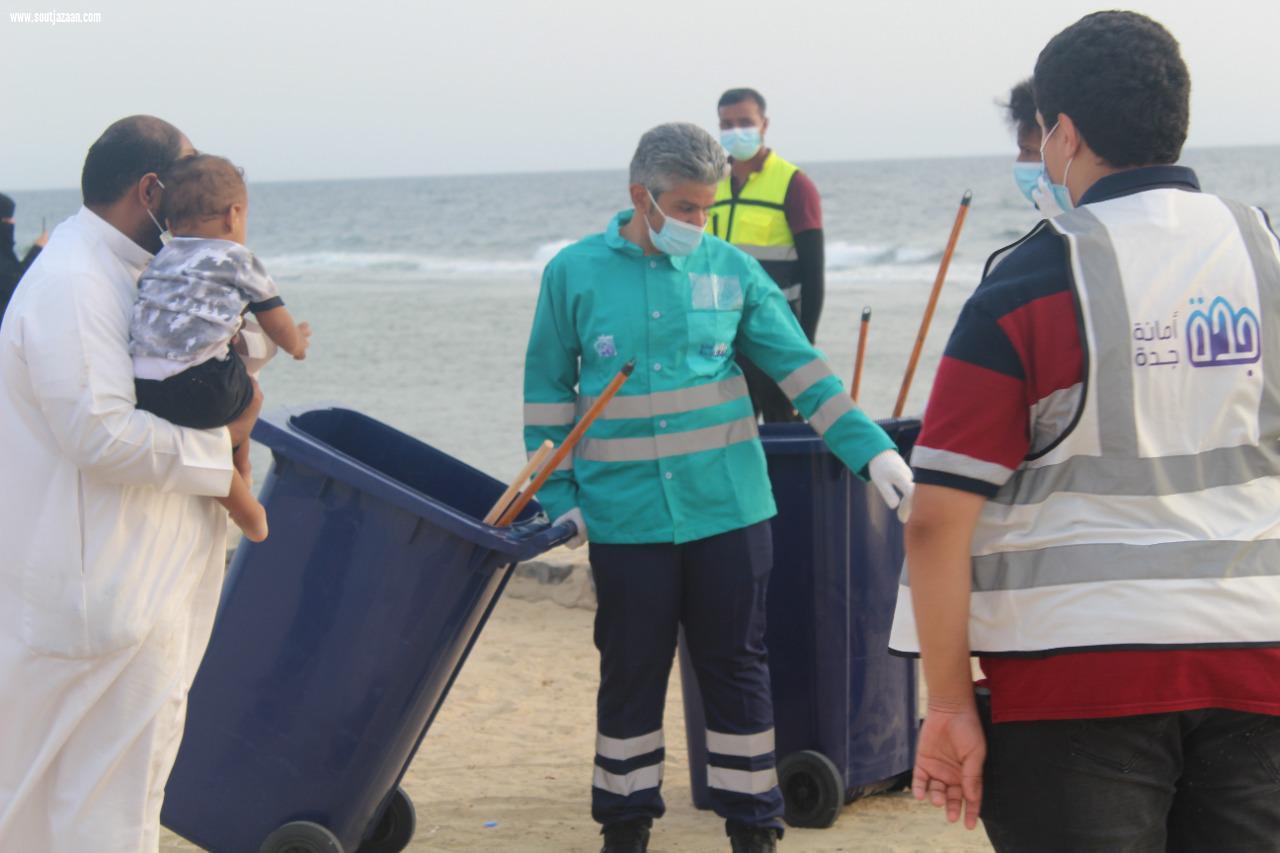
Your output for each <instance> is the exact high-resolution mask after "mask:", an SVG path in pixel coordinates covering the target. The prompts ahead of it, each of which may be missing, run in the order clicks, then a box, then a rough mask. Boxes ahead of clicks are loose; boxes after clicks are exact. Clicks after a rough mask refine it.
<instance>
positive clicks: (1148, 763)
mask: <svg viewBox="0 0 1280 853" xmlns="http://www.w3.org/2000/svg"><path fill="white" fill-rule="evenodd" d="M978 709H979V712H980V713H981V714H982V718H983V728H984V729H985V730H986V733H987V763H986V767H985V769H984V772H983V787H984V793H983V801H982V822H983V825H984V826H985V828H986V830H987V837H988V838H990V839H991V844H992V845H993V846H994V847H995V849H996V850H997V851H999V853H1024V851H1025V853H1055V851H1061V853H1193V852H1194V853H1200V851H1206V853H1207V852H1208V851H1212V853H1237V851H1239V853H1274V852H1275V851H1280V717H1269V716H1263V715H1261V714H1246V713H1242V712H1239V711H1225V710H1220V709H1207V710H1202V711H1182V712H1176V713H1168V714H1149V715H1145V716H1139V717H1117V718H1113V719H1095V720H1063V721H1037V722H1026V723H1000V724H998V725H993V724H992V723H991V708H990V702H989V697H987V696H983V695H979V697H978Z"/></svg>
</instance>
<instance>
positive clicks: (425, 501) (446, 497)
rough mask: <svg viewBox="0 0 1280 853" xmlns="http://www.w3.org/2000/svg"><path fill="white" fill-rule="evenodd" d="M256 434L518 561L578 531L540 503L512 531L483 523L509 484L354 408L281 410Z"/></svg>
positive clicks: (277, 449)
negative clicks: (549, 516) (556, 520)
mask: <svg viewBox="0 0 1280 853" xmlns="http://www.w3.org/2000/svg"><path fill="white" fill-rule="evenodd" d="M253 439H254V440H255V441H257V442H259V443H261V444H263V445H265V446H266V447H269V448H270V449H271V451H272V452H273V453H275V454H277V455H279V456H283V457H284V458H286V459H289V460H292V461H295V462H298V463H301V464H304V465H307V466H310V467H311V468H314V469H316V470H318V471H320V472H322V473H323V474H325V475H327V476H329V477H332V478H334V479H335V480H337V481H339V482H342V483H344V484H346V485H348V486H350V487H352V488H354V489H358V490H360V491H362V492H365V493H367V494H370V495H373V496H375V497H378V498H380V499H382V500H385V501H386V502H387V503H390V504H392V505H394V506H396V507H399V508H400V509H403V510H405V511H407V512H410V513H413V514H414V515H417V516H419V517H420V518H423V519H425V520H427V521H429V522H431V523H433V524H435V525H437V526H439V527H442V528H444V529H446V530H448V531H450V532H451V533H453V534H455V535H457V536H459V537H462V538H464V539H466V540H467V541H469V542H472V543H474V544H476V545H478V546H480V547H482V548H486V549H489V550H492V551H497V552H500V553H502V554H505V555H507V556H509V557H511V558H512V559H514V560H527V559H530V558H531V557H534V556H537V555H538V554H540V553H542V552H543V551H546V550H548V549H550V548H553V547H555V546H556V545H559V544H561V543H562V542H565V541H568V539H569V538H570V537H571V536H572V535H573V526H572V525H569V524H562V525H558V526H554V527H553V526H551V525H550V524H549V523H548V522H547V521H546V517H545V516H544V515H542V514H541V513H542V509H541V507H540V506H538V504H537V502H536V501H534V502H530V504H529V506H528V507H527V508H526V509H525V510H524V512H522V513H521V514H520V517H519V518H518V519H517V521H516V524H514V525H513V526H511V527H509V528H497V527H493V526H491V525H487V524H484V523H483V522H482V521H481V520H480V518H481V517H483V515H484V512H485V511H486V510H487V509H488V506H489V503H491V502H492V501H494V500H496V499H497V497H498V496H499V495H500V494H501V493H502V492H503V490H504V489H505V488H506V486H505V484H504V483H502V482H500V481H498V480H496V479H494V478H493V477H490V476H489V475H488V474H485V473H484V472H482V471H480V470H478V469H476V468H473V467H472V466H470V465H468V464H466V463H465V462H462V461H461V460H459V459H456V458H454V457H452V456H450V455H448V454H446V453H444V452H443V451H440V450H438V449H436V448H434V447H432V446H431V445H429V444H427V443H425V442H423V441H420V440H419V439H416V438H414V437H412V436H410V435H408V434H406V433H403V432H401V431H399V430H397V429H395V428H394V427H391V426H388V425H387V424H384V423H382V422H380V421H378V420H376V419H374V418H371V417H369V416H368V415H365V414H362V413H360V412H357V411H355V410H353V409H348V408H344V407H342V406H338V405H331V404H322V405H315V406H310V407H304V408H296V407H285V408H280V409H275V410H272V411H270V412H268V413H266V414H264V415H262V416H261V417H259V419H258V422H257V425H256V426H255V427H254V429H253Z"/></svg>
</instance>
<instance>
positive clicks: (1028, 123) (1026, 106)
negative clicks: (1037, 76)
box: [1000, 77, 1040, 134]
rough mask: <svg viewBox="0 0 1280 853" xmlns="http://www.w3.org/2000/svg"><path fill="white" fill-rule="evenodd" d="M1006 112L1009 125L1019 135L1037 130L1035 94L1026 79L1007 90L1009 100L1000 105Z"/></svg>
mask: <svg viewBox="0 0 1280 853" xmlns="http://www.w3.org/2000/svg"><path fill="white" fill-rule="evenodd" d="M1000 106H1002V107H1004V108H1005V110H1007V111H1008V119H1009V124H1011V125H1013V128H1014V130H1016V131H1017V132H1018V133H1019V134H1022V133H1027V132H1028V131H1032V130H1039V129H1040V125H1038V124H1037V123H1036V94H1035V90H1034V89H1032V87H1031V78H1030V77H1028V78H1027V79H1026V80H1023V81H1022V82H1021V83H1018V84H1017V85H1016V86H1014V87H1013V88H1012V89H1010V90H1009V100H1008V101H1005V102H1003V103H1001V104H1000Z"/></svg>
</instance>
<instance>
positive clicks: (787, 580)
mask: <svg viewBox="0 0 1280 853" xmlns="http://www.w3.org/2000/svg"><path fill="white" fill-rule="evenodd" d="M880 425H881V426H882V427H884V429H885V431H886V432H888V433H889V436H890V437H891V438H892V439H893V440H894V441H895V442H897V444H898V449H899V450H900V451H901V452H902V453H903V454H904V455H906V454H908V453H909V452H910V450H911V447H912V446H913V445H914V443H915V439H916V436H917V435H918V433H919V431H920V422H919V420H918V419H898V420H893V421H884V422H881V424H880ZM760 439H761V443H762V444H763V445H764V451H765V457H766V459H767V460H768V465H769V479H770V481H771V482H772V484H773V493H774V498H775V500H776V502H777V504H778V515H777V516H776V517H775V518H774V520H773V552H774V565H773V573H772V575H771V576H770V579H769V590H768V609H767V617H766V619H767V628H766V632H765V644H766V646H767V648H768V653H769V672H770V676H771V681H772V687H773V713H774V731H775V736H776V756H777V759H778V778H779V784H780V786H781V787H782V794H783V799H784V801H785V803H786V819H787V822H788V823H791V824H792V825H793V826H813V827H824V826H830V825H831V824H832V823H833V822H834V821H835V819H836V816H837V814H838V813H839V810H840V807H841V806H842V805H844V804H846V803H849V802H852V801H853V800H855V799H857V798H858V797H860V796H864V795H866V794H870V793H874V792H876V791H881V790H885V789H888V788H892V787H895V786H897V785H899V784H903V783H905V782H908V781H909V778H910V777H909V773H910V771H911V767H912V764H913V762H914V759H915V742H916V732H917V726H918V720H917V710H916V665H915V661H913V660H909V659H905V658H901V657H896V656H894V655H891V654H889V651H888V642H889V628H890V626H891V625H892V622H893V609H894V604H895V603H896V601H897V597H898V578H899V575H900V573H901V569H902V559H903V550H902V525H901V524H900V523H899V522H898V519H897V516H896V515H895V513H894V512H893V511H892V510H890V509H889V508H888V507H887V506H885V504H884V502H883V501H882V500H881V499H880V496H879V493H878V492H877V491H876V490H875V487H874V486H872V485H870V484H869V483H863V482H862V481H861V480H859V479H858V478H857V477H855V476H854V475H853V474H852V473H851V472H850V471H849V470H848V469H847V468H845V466H844V465H843V464H841V462H840V461H839V460H838V459H837V458H836V457H835V455H834V454H832V453H831V452H830V450H829V449H828V448H827V446H826V444H825V443H824V442H823V441H822V439H821V438H819V437H818V436H817V434H816V433H814V432H813V430H812V428H810V427H809V426H808V425H807V424H765V425H764V426H762V427H761V429H760ZM680 676H681V687H682V690H683V693H684V707H685V727H686V731H687V734H688V743H689V773H690V781H691V784H692V788H693V802H694V805H695V806H697V807H698V808H704V809H705V808H710V806H711V801H710V796H709V792H708V788H707V750H706V723H705V718H704V715H703V709H702V698H701V695H700V693H699V691H698V684H697V678H696V675H695V674H694V671H693V667H692V665H691V661H690V659H689V656H688V650H687V649H686V647H685V644H684V640H683V636H682V637H681V642H680Z"/></svg>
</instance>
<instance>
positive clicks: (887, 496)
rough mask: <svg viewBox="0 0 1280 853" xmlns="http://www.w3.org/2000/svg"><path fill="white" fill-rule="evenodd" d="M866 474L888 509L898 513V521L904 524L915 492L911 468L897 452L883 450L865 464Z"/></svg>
mask: <svg viewBox="0 0 1280 853" xmlns="http://www.w3.org/2000/svg"><path fill="white" fill-rule="evenodd" d="M867 473H868V474H870V475H871V484H872V485H874V486H875V487H876V489H877V490H879V492H880V497H881V498H883V499H884V502H885V503H886V504H887V505H888V506H889V509H896V510H897V511H898V520H899V521H901V522H903V523H904V524H905V523H906V521H907V518H908V517H910V515H911V496H912V494H913V493H914V491H915V482H914V478H913V477H912V476H911V468H910V467H908V466H907V463H906V462H905V461H903V459H902V456H901V455H900V454H899V453H898V451H896V450H885V451H883V452H881V453H878V454H876V455H875V456H874V457H872V459H871V461H870V462H869V463H867Z"/></svg>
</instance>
